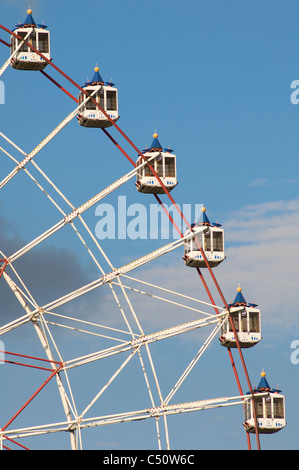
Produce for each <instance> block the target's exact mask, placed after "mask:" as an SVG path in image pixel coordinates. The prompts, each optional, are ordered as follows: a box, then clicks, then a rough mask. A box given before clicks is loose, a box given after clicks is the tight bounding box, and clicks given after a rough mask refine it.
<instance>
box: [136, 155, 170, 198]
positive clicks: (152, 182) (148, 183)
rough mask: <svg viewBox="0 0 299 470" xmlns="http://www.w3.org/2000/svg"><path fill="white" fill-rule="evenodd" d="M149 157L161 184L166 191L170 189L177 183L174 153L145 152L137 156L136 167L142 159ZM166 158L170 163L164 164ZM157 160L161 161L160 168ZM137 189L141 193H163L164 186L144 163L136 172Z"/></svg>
mask: <svg viewBox="0 0 299 470" xmlns="http://www.w3.org/2000/svg"><path fill="white" fill-rule="evenodd" d="M149 158H151V159H152V160H151V163H150V165H151V167H152V168H153V169H154V171H155V172H156V174H157V175H158V176H159V178H160V180H161V181H162V183H163V185H164V186H165V188H166V189H167V191H168V192H170V191H172V190H173V189H174V188H175V187H176V186H177V184H178V181H177V168H176V155H174V154H173V153H170V152H160V151H157V152H145V153H144V154H143V157H141V156H139V157H138V159H137V162H136V165H137V167H138V166H139V165H141V164H142V163H143V162H144V160H145V159H146V160H147V159H149ZM167 159H169V160H170V162H171V164H170V165H169V164H166V161H167ZM159 160H161V161H162V170H161V165H160V164H159ZM169 170H170V171H169ZM136 186H137V189H138V191H139V192H142V193H151V194H164V193H165V191H164V188H163V186H161V183H160V181H159V180H158V178H157V177H156V176H155V175H154V174H153V173H152V171H151V170H150V168H149V167H148V166H147V165H145V166H143V167H142V168H140V169H139V170H138V172H137V183H136Z"/></svg>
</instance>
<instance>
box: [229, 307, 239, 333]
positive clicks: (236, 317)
mask: <svg viewBox="0 0 299 470" xmlns="http://www.w3.org/2000/svg"><path fill="white" fill-rule="evenodd" d="M230 316H231V319H232V322H233V325H234V327H235V330H236V332H237V333H239V313H238V312H234V313H231V315H230ZM228 328H229V331H233V328H232V325H231V322H230V321H229V322H228Z"/></svg>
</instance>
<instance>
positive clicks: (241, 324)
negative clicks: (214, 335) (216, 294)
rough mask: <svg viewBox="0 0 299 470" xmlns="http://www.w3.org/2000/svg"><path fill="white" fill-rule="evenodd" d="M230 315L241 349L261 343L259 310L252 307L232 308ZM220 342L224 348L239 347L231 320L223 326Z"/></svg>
mask: <svg viewBox="0 0 299 470" xmlns="http://www.w3.org/2000/svg"><path fill="white" fill-rule="evenodd" d="M229 314H230V315H231V318H232V320H233V324H234V327H235V331H236V334H237V338H238V343H239V345H240V347H241V348H250V347H252V346H254V345H255V344H257V343H258V342H259V341H261V339H262V335H261V312H260V310H259V309H257V308H255V307H251V306H243V307H241V308H240V307H232V308H231V309H230V313H229ZM220 341H221V345H222V346H226V347H228V348H236V347H237V340H236V337H235V333H234V331H233V329H232V327H231V323H230V320H229V318H228V319H227V321H226V322H225V324H224V325H223V328H222V333H221V338H220Z"/></svg>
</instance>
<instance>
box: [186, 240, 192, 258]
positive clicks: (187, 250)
mask: <svg viewBox="0 0 299 470" xmlns="http://www.w3.org/2000/svg"><path fill="white" fill-rule="evenodd" d="M190 251H191V240H185V243H184V253H185V255H186V254H188V253H189V252H190Z"/></svg>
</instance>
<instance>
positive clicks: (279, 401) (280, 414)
mask: <svg viewBox="0 0 299 470" xmlns="http://www.w3.org/2000/svg"><path fill="white" fill-rule="evenodd" d="M273 411H274V416H273V417H274V418H282V419H283V418H284V410H283V398H275V397H274V398H273Z"/></svg>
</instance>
